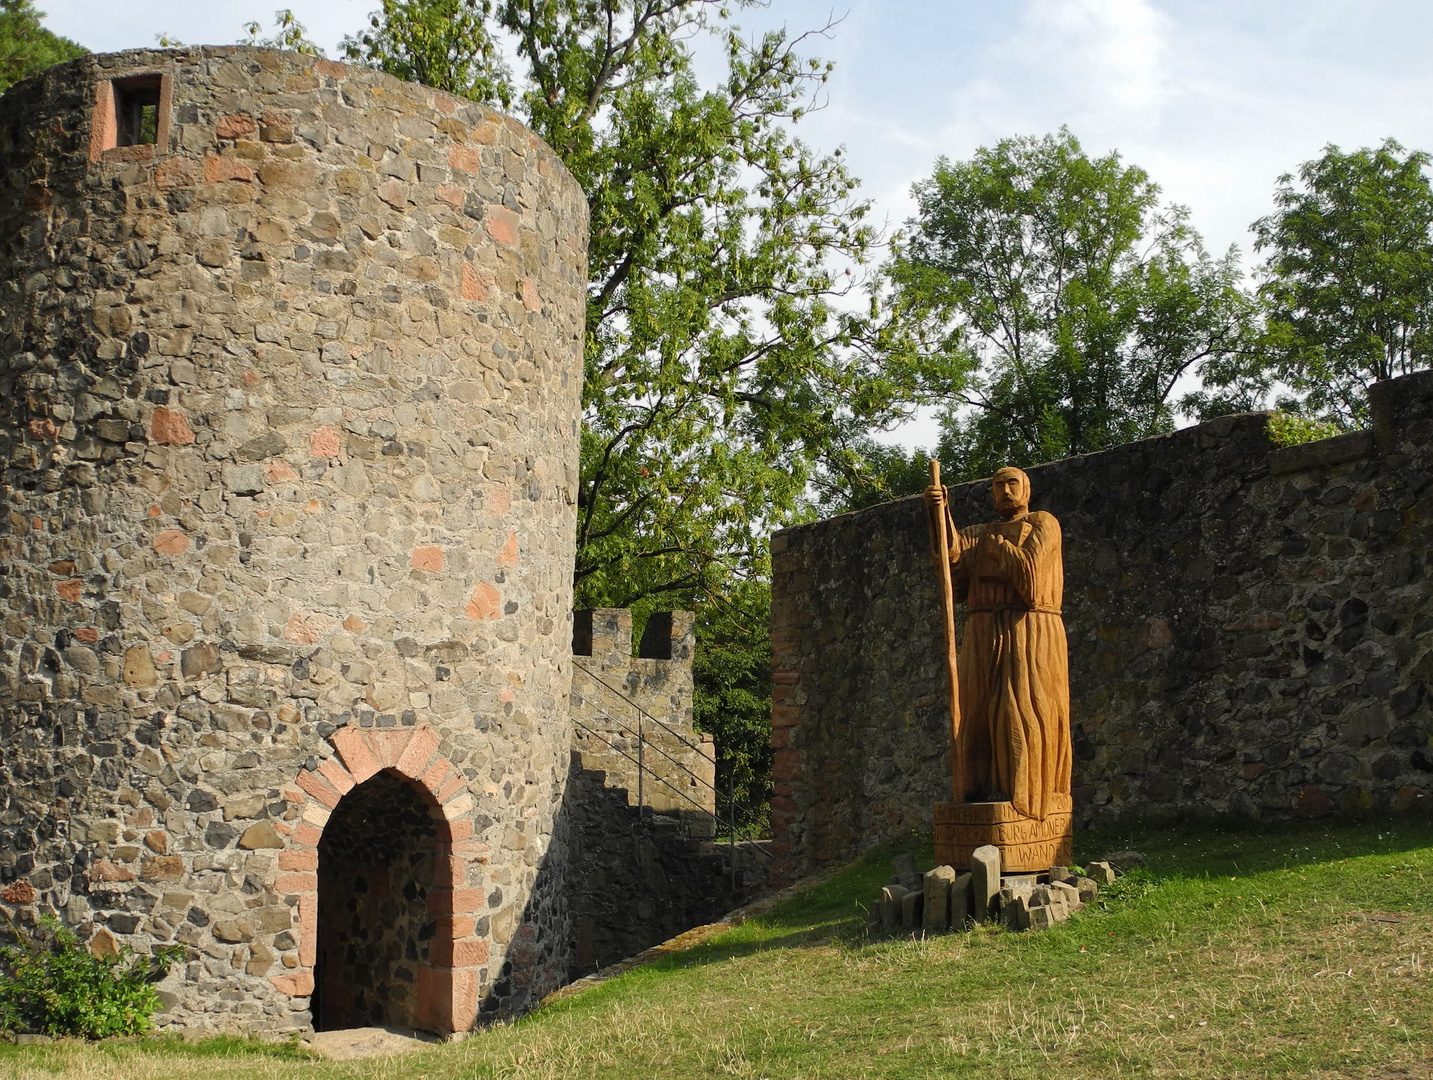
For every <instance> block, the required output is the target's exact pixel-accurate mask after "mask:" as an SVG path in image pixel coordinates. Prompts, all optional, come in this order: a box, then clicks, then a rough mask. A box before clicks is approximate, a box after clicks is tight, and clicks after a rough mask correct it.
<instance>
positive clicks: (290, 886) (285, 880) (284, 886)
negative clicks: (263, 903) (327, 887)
mask: <svg viewBox="0 0 1433 1080" xmlns="http://www.w3.org/2000/svg"><path fill="white" fill-rule="evenodd" d="M274 891H275V892H280V893H308V892H317V891H318V874H316V873H313V872H304V873H293V874H280V875H279V876H278V877H276V878H275V879H274Z"/></svg>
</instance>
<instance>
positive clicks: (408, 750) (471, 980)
mask: <svg viewBox="0 0 1433 1080" xmlns="http://www.w3.org/2000/svg"><path fill="white" fill-rule="evenodd" d="M331 741H332V743H333V746H334V748H335V749H336V750H337V752H338V753H337V756H335V757H330V758H325V759H324V761H323V762H322V764H320V765H319V767H318V769H316V770H311V769H304V770H303V771H301V772H300V773H299V774H298V777H297V780H296V782H297V784H298V786H299V788H300V789H302V791H303V792H304V794H305V795H306V796H307V799H306V800H305V801H304V802H303V804H302V806H303V809H302V812H301V814H300V816H299V819H298V821H297V823H296V824H295V825H294V826H293V828H292V831H291V832H290V835H289V837H288V841H287V843H286V845H285V846H284V849H283V850H281V851H280V852H279V860H278V867H279V870H280V871H281V873H280V874H279V875H278V877H277V879H276V880H275V882H274V886H275V889H276V891H278V892H279V893H282V894H285V895H287V896H291V897H294V898H296V899H297V907H298V911H299V919H298V933H297V937H298V946H299V956H298V958H299V965H300V967H299V968H298V969H297V970H295V971H294V972H292V973H289V974H284V975H275V976H271V977H270V979H269V981H270V982H272V983H273V984H274V986H276V987H277V988H278V989H279V990H281V991H283V992H284V993H285V994H288V995H290V996H291V997H307V996H309V995H310V994H312V993H313V989H314V974H313V968H314V963H315V960H316V944H317V938H318V866H319V852H318V845H319V840H320V839H321V838H322V836H323V830H324V826H325V825H326V824H327V823H328V819H329V815H330V813H331V812H332V811H333V810H335V809H337V807H338V805H339V801H340V800H341V799H342V798H343V797H344V796H345V795H347V794H348V793H349V792H350V791H352V790H353V789H354V788H355V787H356V786H357V785H359V784H362V783H363V782H364V781H366V780H369V779H372V778H373V777H374V776H376V775H377V774H378V773H379V772H380V771H381V770H384V769H388V770H391V771H392V772H394V773H396V774H397V775H399V776H401V777H403V778H404V779H405V780H408V781H410V782H411V783H412V784H413V785H414V786H415V787H416V788H417V789H418V790H419V791H420V792H421V793H422V794H423V795H424V796H425V798H424V801H425V803H427V804H428V805H429V813H430V814H431V816H432V818H433V820H434V824H435V828H436V836H437V851H436V854H437V867H436V873H435V880H434V885H435V889H434V892H433V893H431V894H430V895H429V898H428V908H429V911H430V913H431V914H433V915H434V916H435V920H436V924H437V934H436V936H435V937H434V938H433V940H432V942H431V943H430V945H429V948H428V956H427V957H426V958H425V959H424V961H423V962H422V963H421V964H420V966H419V968H418V988H417V990H418V1022H419V1024H420V1025H421V1026H423V1027H427V1028H431V1029H433V1030H437V1031H466V1030H467V1029H468V1028H470V1027H472V1026H473V1023H474V1022H475V1020H476V1019H477V1009H478V996H477V995H478V987H479V978H480V968H481V966H482V965H483V964H485V963H487V961H488V959H489V958H490V956H491V951H492V950H491V946H490V943H489V941H488V939H487V938H486V937H480V936H479V935H478V934H477V933H476V929H475V926H476V924H475V919H474V916H476V915H477V914H479V913H480V912H481V911H483V910H484V909H485V908H486V902H485V894H484V892H483V888H482V886H483V880H482V867H483V865H484V864H486V863H487V861H488V856H489V855H490V854H491V848H490V847H489V845H487V844H486V843H483V842H482V841H480V840H478V839H475V838H474V835H473V823H472V821H471V819H470V817H469V815H470V813H471V811H472V809H473V797H472V795H471V794H470V793H469V792H468V790H467V784H466V783H465V781H464V778H463V774H462V773H461V772H460V771H459V770H458V769H457V768H456V767H455V766H454V765H453V763H452V762H451V761H449V760H448V759H447V758H446V757H444V756H443V755H442V754H441V753H439V750H438V748H439V745H440V744H441V742H442V736H441V735H440V734H439V733H438V732H437V731H435V730H434V729H433V728H431V727H429V726H428V725H426V724H423V725H419V726H417V727H413V728H389V729H386V730H368V731H365V730H363V729H362V728H360V727H359V726H358V725H357V724H349V725H346V726H344V727H342V728H340V729H339V730H338V731H336V732H334V734H333V736H332V739H331Z"/></svg>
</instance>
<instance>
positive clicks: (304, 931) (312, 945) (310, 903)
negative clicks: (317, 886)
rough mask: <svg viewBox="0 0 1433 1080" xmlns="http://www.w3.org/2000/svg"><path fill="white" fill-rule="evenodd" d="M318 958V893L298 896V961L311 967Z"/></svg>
mask: <svg viewBox="0 0 1433 1080" xmlns="http://www.w3.org/2000/svg"><path fill="white" fill-rule="evenodd" d="M317 959H318V895H317V894H315V895H313V896H300V897H299V963H300V964H302V965H303V966H304V967H309V968H311V967H313V965H314V963H315V962H316V961H317Z"/></svg>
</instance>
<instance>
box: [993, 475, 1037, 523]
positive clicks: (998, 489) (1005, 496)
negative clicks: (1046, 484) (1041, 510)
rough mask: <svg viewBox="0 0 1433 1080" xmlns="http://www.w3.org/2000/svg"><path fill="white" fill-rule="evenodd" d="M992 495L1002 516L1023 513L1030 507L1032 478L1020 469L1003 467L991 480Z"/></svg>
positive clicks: (1009, 516) (1006, 516)
mask: <svg viewBox="0 0 1433 1080" xmlns="http://www.w3.org/2000/svg"><path fill="white" fill-rule="evenodd" d="M990 497H991V498H992V499H993V500H994V501H995V510H996V512H997V513H999V514H1000V516H1001V517H1003V518H1012V517H1014V516H1015V515H1016V514H1023V513H1025V511H1026V510H1027V509H1029V507H1030V479H1029V477H1027V476H1026V475H1025V474H1024V473H1023V472H1021V471H1020V470H1019V469H1001V470H1000V471H999V472H997V473H996V474H995V476H994V477H993V478H992V479H991V481H990Z"/></svg>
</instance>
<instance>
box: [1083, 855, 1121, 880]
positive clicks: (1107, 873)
mask: <svg viewBox="0 0 1433 1080" xmlns="http://www.w3.org/2000/svg"><path fill="white" fill-rule="evenodd" d="M1085 875H1086V876H1087V877H1089V878H1090V880H1092V881H1094V882H1095V883H1096V884H1099V885H1113V884H1114V881H1115V871H1114V867H1112V866H1111V865H1110V864H1109V863H1107V862H1099V861H1095V862H1091V863H1086V864H1085Z"/></svg>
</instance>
